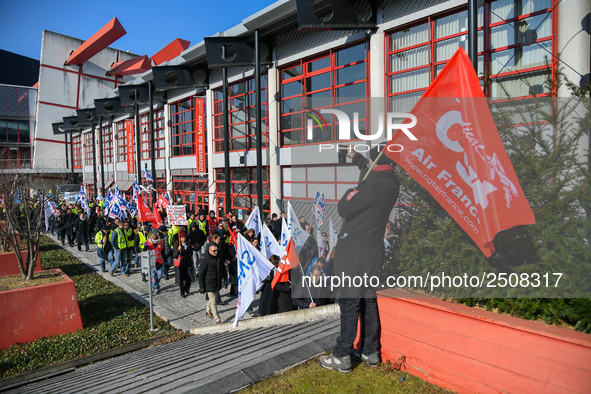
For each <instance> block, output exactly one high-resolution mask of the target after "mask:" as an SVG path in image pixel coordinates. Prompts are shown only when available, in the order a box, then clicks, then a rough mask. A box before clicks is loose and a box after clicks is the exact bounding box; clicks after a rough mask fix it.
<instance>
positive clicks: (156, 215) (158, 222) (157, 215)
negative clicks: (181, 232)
mask: <svg viewBox="0 0 591 394" xmlns="http://www.w3.org/2000/svg"><path fill="white" fill-rule="evenodd" d="M152 213H153V214H154V226H156V227H160V226H164V223H163V222H162V217H161V216H160V212H158V209H156V204H154V205H153V206H152Z"/></svg>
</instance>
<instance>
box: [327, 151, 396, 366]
mask: <svg viewBox="0 0 591 394" xmlns="http://www.w3.org/2000/svg"><path fill="white" fill-rule="evenodd" d="M379 149H380V146H379V145H378V146H376V147H374V148H373V149H372V150H371V151H370V161H369V162H368V161H367V159H365V158H364V157H363V156H361V155H359V154H357V153H355V152H354V151H353V153H352V154H351V156H350V157H352V158H353V162H354V163H356V164H357V165H358V167H359V168H360V169H361V175H360V179H362V178H361V176H362V175H364V173H365V172H367V170H366V168H368V164H369V165H371V164H373V160H376V159H377V157H378V154H379ZM376 164H377V166H376V167H375V168H374V170H373V171H371V172H370V173H369V175H368V177H367V178H366V179H365V180H361V181H360V182H359V184H358V185H357V186H356V187H355V188H352V189H349V190H347V191H346V192H345V194H344V195H343V197H342V198H341V200H340V201H339V203H338V212H339V215H340V216H341V217H342V218H343V219H344V220H345V221H344V223H343V227H342V229H341V237H340V239H339V242H338V243H337V245H336V251H335V259H334V264H335V265H334V273H335V275H338V276H341V275H347V276H349V277H355V276H359V277H363V275H367V276H372V275H373V276H377V275H378V273H379V269H380V266H381V265H382V262H383V260H384V242H383V236H384V232H385V231H386V225H387V224H388V220H389V215H390V212H391V211H392V208H393V207H394V204H395V202H396V200H397V199H398V193H399V189H400V183H399V181H398V178H397V177H396V174H395V172H394V167H395V164H394V163H393V162H392V161H390V160H389V159H388V158H387V157H386V156H385V155H383V156H382V157H381V158H380V160H379V161H378V162H377V163H376ZM338 302H339V307H340V310H341V332H340V335H339V337H338V338H337V342H336V345H335V347H334V348H333V353H332V354H331V355H330V356H321V357H320V359H319V362H320V365H321V366H323V367H324V368H327V369H336V370H338V371H340V372H343V373H347V372H351V355H352V353H353V342H354V341H355V337H356V335H357V319H358V316H361V327H362V331H361V333H360V337H361V342H362V343H361V346H360V349H358V351H356V356H358V357H359V358H360V360H362V361H365V362H366V363H368V364H369V365H370V366H376V365H377V364H378V363H379V361H380V354H379V339H380V334H379V332H380V331H379V330H380V328H379V316H378V307H377V300H376V290H375V288H372V287H359V288H355V287H346V286H343V285H342V286H341V288H340V296H339V301H338Z"/></svg>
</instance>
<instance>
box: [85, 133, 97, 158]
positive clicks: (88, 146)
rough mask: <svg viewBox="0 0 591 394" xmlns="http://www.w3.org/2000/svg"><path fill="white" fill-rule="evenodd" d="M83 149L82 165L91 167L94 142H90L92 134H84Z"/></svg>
mask: <svg viewBox="0 0 591 394" xmlns="http://www.w3.org/2000/svg"><path fill="white" fill-rule="evenodd" d="M84 148H85V149H84V165H86V166H91V165H92V158H93V157H94V150H95V149H94V141H93V140H92V132H91V133H86V134H84Z"/></svg>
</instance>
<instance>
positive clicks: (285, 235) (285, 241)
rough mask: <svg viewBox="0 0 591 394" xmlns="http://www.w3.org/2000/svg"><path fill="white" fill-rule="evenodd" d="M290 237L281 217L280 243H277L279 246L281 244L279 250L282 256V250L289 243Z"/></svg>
mask: <svg viewBox="0 0 591 394" xmlns="http://www.w3.org/2000/svg"><path fill="white" fill-rule="evenodd" d="M290 239H291V234H290V233H289V227H288V226H287V223H286V222H285V218H281V243H280V245H279V246H281V250H282V252H281V256H283V252H284V251H285V249H286V248H287V245H288V244H289V240H290ZM281 256H280V257H281Z"/></svg>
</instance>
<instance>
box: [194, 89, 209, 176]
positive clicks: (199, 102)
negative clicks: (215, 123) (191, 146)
mask: <svg viewBox="0 0 591 394" xmlns="http://www.w3.org/2000/svg"><path fill="white" fill-rule="evenodd" d="M195 157H196V159H197V166H196V169H197V172H199V173H206V172H207V163H206V162H205V100H204V99H202V98H196V99H195Z"/></svg>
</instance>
